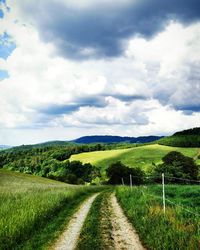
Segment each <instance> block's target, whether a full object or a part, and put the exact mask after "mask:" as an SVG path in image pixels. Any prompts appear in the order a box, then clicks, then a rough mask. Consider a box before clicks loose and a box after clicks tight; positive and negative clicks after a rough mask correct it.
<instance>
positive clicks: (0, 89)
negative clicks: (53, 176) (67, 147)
mask: <svg viewBox="0 0 200 250" xmlns="http://www.w3.org/2000/svg"><path fill="white" fill-rule="evenodd" d="M7 6H9V8H8V7H6V5H5V4H2V9H3V13H4V14H3V18H1V19H0V144H2V143H4V144H20V143H31V142H34V143H36V142H39V141H46V140H54V139H60V140H65V139H69V138H75V137H78V136H81V135H90V134H117V135H128V136H137V135H149V134H155V135H159V134H160V135H162V134H170V133H173V132H175V131H176V130H180V129H186V128H189V127H195V126H199V124H200V36H199V34H200V21H198V18H199V16H198V2H197V1H184V2H183V1H181V2H180V1H173V4H172V1H171V0H170V1H165V2H164V3H163V2H162V5H161V3H160V1H156V0H151V1H145V0H143V1H139V0H135V1H132V0H127V1H122V0H119V1H117V2H116V3H115V5H114V4H113V1H111V0H109V1H108V0H107V1H102V0H101V1H100V0H95V1H89V0H86V1H78V0H77V1H75V0H69V1H64V0H59V1H53V0H48V1H38V2H37V4H35V2H34V1H32V0H29V1H28V0H26V1H25V0H21V1H10V0H9V1H7ZM74 59H76V60H74Z"/></svg>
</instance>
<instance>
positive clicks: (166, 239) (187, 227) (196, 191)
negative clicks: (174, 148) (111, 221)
mask: <svg viewBox="0 0 200 250" xmlns="http://www.w3.org/2000/svg"><path fill="white" fill-rule="evenodd" d="M165 188H166V198H167V200H166V213H165V215H164V213H163V207H162V186H160V185H152V186H149V187H133V189H132V190H131V189H130V188H129V187H122V186H121V187H118V188H117V191H116V195H117V198H118V201H119V202H120V204H121V206H122V208H123V210H124V212H125V214H126V215H127V217H128V219H129V221H130V222H131V223H133V225H134V227H135V229H136V230H137V232H138V233H139V235H140V238H141V240H142V242H143V244H144V245H145V246H146V247H147V249H155V250H163V249H165V250H171V249H182V250H196V249H199V243H200V231H199V227H200V220H199V216H200V199H199V195H200V186H197V185H196V186H195V185H193V186H184V185H183V186H182V185H166V186H165ZM169 201H170V202H169ZM171 202H173V204H172V203H171ZM152 229H153V230H152Z"/></svg>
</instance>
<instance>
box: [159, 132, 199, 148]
mask: <svg viewBox="0 0 200 250" xmlns="http://www.w3.org/2000/svg"><path fill="white" fill-rule="evenodd" d="M158 144H161V145H167V146H172V147H200V128H193V129H187V130H183V131H180V132H176V133H175V134H173V135H172V136H168V137H164V138H161V139H160V140H158Z"/></svg>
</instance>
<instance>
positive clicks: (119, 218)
mask: <svg viewBox="0 0 200 250" xmlns="http://www.w3.org/2000/svg"><path fill="white" fill-rule="evenodd" d="M110 201H111V209H112V213H111V214H112V218H111V220H112V225H113V232H112V234H113V240H114V246H115V250H122V249H126V250H144V249H145V248H144V247H143V246H142V244H141V242H140V239H139V236H138V235H137V233H136V231H135V229H134V228H133V227H132V225H131V224H130V223H129V222H128V220H127V218H126V216H125V215H124V212H123V210H122V208H121V207H120V205H119V203H118V202H117V199H116V197H115V195H114V194H112V195H111V200H110Z"/></svg>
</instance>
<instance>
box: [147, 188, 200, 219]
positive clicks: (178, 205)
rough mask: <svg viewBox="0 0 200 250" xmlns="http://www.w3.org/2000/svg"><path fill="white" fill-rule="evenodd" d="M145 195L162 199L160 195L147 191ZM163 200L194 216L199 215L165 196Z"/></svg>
mask: <svg viewBox="0 0 200 250" xmlns="http://www.w3.org/2000/svg"><path fill="white" fill-rule="evenodd" d="M142 193H143V195H145V193H144V192H142ZM146 195H148V196H151V197H153V198H157V199H160V200H162V199H163V198H162V197H161V196H157V195H153V194H149V193H146ZM165 201H167V202H169V203H171V204H173V205H174V206H177V207H180V208H182V209H183V210H185V211H186V212H189V213H191V214H193V215H196V216H199V217H200V214H198V213H194V212H192V211H190V210H188V209H187V208H185V206H183V205H180V204H177V203H175V202H173V201H171V200H169V199H166V198H165Z"/></svg>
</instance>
